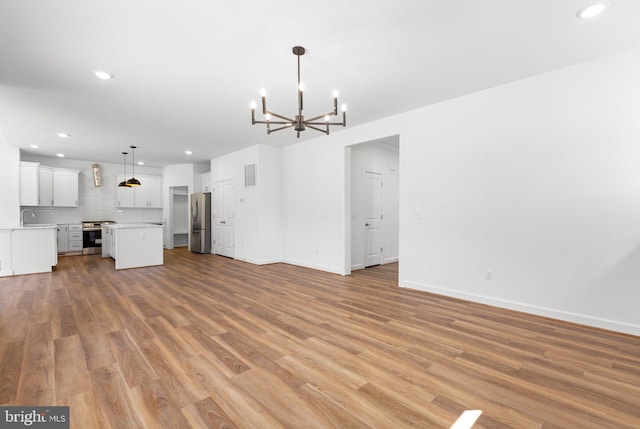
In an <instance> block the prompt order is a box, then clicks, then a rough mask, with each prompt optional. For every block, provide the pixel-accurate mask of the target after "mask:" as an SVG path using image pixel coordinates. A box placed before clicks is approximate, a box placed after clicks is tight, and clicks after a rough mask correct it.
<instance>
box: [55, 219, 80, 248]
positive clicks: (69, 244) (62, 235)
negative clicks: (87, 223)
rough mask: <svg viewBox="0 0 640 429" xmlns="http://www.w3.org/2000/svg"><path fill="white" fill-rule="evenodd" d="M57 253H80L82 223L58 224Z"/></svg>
mask: <svg viewBox="0 0 640 429" xmlns="http://www.w3.org/2000/svg"><path fill="white" fill-rule="evenodd" d="M58 253H59V254H65V253H82V224H80V223H78V224H70V225H69V224H61V225H58Z"/></svg>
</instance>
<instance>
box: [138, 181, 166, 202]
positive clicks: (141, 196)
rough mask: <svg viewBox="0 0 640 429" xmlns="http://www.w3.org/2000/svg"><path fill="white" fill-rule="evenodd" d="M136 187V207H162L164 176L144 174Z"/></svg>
mask: <svg viewBox="0 0 640 429" xmlns="http://www.w3.org/2000/svg"><path fill="white" fill-rule="evenodd" d="M141 182H142V185H141V186H139V187H138V188H136V207H147V208H155V209H161V208H162V177H159V176H144V178H143V179H141Z"/></svg>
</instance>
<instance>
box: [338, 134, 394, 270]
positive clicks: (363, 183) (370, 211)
mask: <svg viewBox="0 0 640 429" xmlns="http://www.w3.org/2000/svg"><path fill="white" fill-rule="evenodd" d="M348 150H349V156H348V157H347V159H348V164H349V166H350V177H349V179H350V180H349V182H350V184H349V185H348V186H349V190H350V192H348V193H347V195H348V196H349V197H348V198H350V200H351V201H350V202H351V207H350V208H351V216H350V217H351V223H350V243H349V244H350V264H349V266H348V267H347V268H350V271H352V270H359V269H363V268H366V267H370V266H374V265H383V264H388V263H392V262H398V261H399V235H400V232H399V223H400V215H399V189H400V187H399V168H398V166H399V155H400V145H399V136H397V135H396V136H391V137H387V138H384V139H380V140H375V141H370V142H365V143H360V144H357V145H353V146H350V147H349V148H348Z"/></svg>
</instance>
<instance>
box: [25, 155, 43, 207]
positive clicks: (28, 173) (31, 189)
mask: <svg viewBox="0 0 640 429" xmlns="http://www.w3.org/2000/svg"><path fill="white" fill-rule="evenodd" d="M39 171H40V163H38V162H21V163H20V205H21V206H37V205H38V199H39V194H38V190H39V186H38V185H39V183H40V179H39V177H38V175H39Z"/></svg>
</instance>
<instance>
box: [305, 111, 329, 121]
mask: <svg viewBox="0 0 640 429" xmlns="http://www.w3.org/2000/svg"><path fill="white" fill-rule="evenodd" d="M325 116H336V115H335V114H334V113H333V112H329V113H325V114H324V115H318V116H314V117H313V118H310V119H307V120H305V121H304V122H305V123H307V122H313V121H317V120H318V119H322V118H324V117H325Z"/></svg>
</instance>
